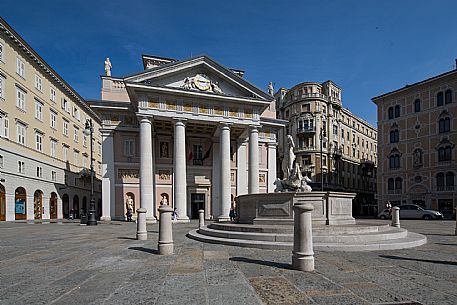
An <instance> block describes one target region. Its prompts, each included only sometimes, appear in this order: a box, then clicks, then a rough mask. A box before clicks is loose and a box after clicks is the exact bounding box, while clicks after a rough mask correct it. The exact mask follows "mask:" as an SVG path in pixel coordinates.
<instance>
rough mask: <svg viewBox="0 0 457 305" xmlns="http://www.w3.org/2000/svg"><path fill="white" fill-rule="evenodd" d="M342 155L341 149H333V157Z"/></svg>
mask: <svg viewBox="0 0 457 305" xmlns="http://www.w3.org/2000/svg"><path fill="white" fill-rule="evenodd" d="M342 155H343V149H342V148H334V149H333V156H335V157H341V156H342Z"/></svg>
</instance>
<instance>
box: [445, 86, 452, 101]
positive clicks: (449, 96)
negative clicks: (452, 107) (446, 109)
mask: <svg viewBox="0 0 457 305" xmlns="http://www.w3.org/2000/svg"><path fill="white" fill-rule="evenodd" d="M444 103H445V104H450V103H452V91H451V90H450V89H448V90H446V92H444Z"/></svg>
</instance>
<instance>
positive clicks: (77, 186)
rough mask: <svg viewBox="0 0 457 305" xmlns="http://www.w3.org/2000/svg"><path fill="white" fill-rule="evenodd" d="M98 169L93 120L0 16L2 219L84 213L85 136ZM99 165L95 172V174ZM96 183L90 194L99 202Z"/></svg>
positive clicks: (87, 160)
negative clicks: (89, 124) (90, 129)
mask: <svg viewBox="0 0 457 305" xmlns="http://www.w3.org/2000/svg"><path fill="white" fill-rule="evenodd" d="M86 119H92V121H93V122H94V125H95V130H96V133H95V141H94V159H95V170H96V171H97V169H99V168H101V137H100V133H99V127H100V124H99V118H98V116H97V115H96V114H95V113H94V111H92V110H91V109H90V108H89V107H88V105H87V104H86V103H85V102H84V100H83V99H82V98H81V97H80V96H79V95H78V93H76V92H75V91H74V90H73V89H72V88H71V87H70V86H69V85H68V84H67V83H66V82H65V81H64V80H63V79H62V78H61V77H60V76H59V75H58V74H57V73H56V72H55V71H54V70H53V69H52V68H51V67H50V66H49V65H48V64H47V63H46V62H45V61H44V60H43V59H42V58H41V57H40V56H39V55H38V54H37V53H36V52H35V51H34V50H33V49H32V48H31V47H30V46H29V45H28V44H27V43H26V42H25V41H24V40H23V39H22V38H21V37H20V36H19V35H18V34H17V33H16V32H15V31H14V30H13V29H12V28H11V27H10V26H9V25H8V24H7V23H6V22H5V21H4V20H3V19H1V18H0V221H14V220H49V219H61V218H63V217H69V214H70V211H71V210H74V211H75V213H74V214H75V216H76V217H78V216H79V213H80V210H81V209H84V210H87V206H88V204H89V200H90V189H91V187H90V171H89V168H90V147H91V145H90V140H89V138H88V137H87V136H85V135H84V134H83V131H84V128H85V122H86ZM99 173H100V170H99V171H98V172H97V177H99V178H100V175H99ZM100 187H101V183H100V179H98V180H96V186H95V191H96V192H95V199H96V203H97V202H99V201H100V202H101V200H100V199H101V188H100Z"/></svg>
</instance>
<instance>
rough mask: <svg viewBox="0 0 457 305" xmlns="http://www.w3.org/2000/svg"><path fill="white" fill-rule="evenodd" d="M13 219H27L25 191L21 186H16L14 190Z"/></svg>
mask: <svg viewBox="0 0 457 305" xmlns="http://www.w3.org/2000/svg"><path fill="white" fill-rule="evenodd" d="M14 210H15V219H16V220H24V219H27V214H26V213H27V193H26V192H25V189H24V188H23V187H18V188H17V189H16V191H15V192H14Z"/></svg>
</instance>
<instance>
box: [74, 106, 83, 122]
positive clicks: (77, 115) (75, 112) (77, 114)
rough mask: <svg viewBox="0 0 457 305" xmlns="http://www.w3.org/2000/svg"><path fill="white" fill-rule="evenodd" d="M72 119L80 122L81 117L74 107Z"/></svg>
mask: <svg viewBox="0 0 457 305" xmlns="http://www.w3.org/2000/svg"><path fill="white" fill-rule="evenodd" d="M73 117H74V118H75V119H77V120H78V121H80V120H81V115H80V113H79V109H78V107H76V106H73Z"/></svg>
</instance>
